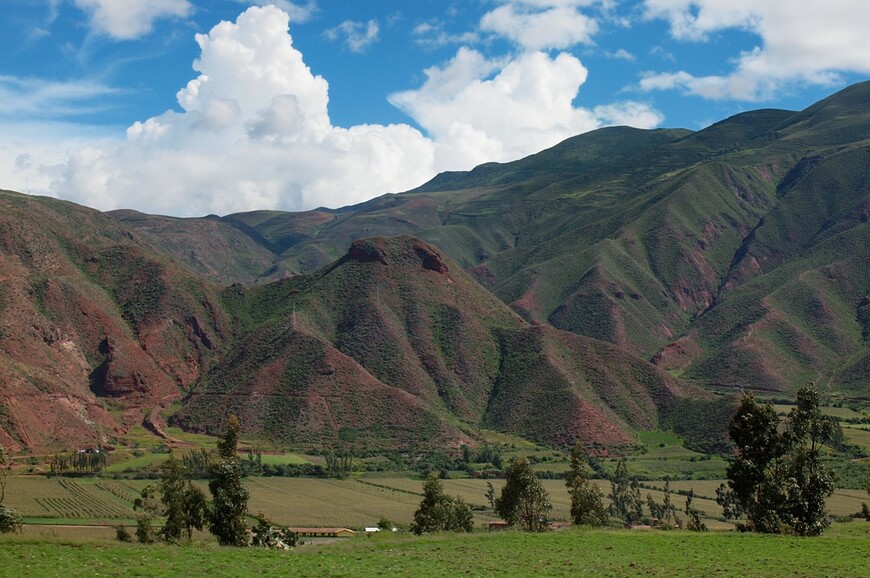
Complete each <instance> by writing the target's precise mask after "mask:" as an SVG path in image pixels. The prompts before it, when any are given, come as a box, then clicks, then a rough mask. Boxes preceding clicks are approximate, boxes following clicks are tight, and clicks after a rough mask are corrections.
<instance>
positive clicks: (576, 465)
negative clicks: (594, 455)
mask: <svg viewBox="0 0 870 578" xmlns="http://www.w3.org/2000/svg"><path fill="white" fill-rule="evenodd" d="M591 476H592V470H591V468H590V467H589V463H588V461H587V460H586V452H585V450H584V449H583V445H582V444H581V443H580V442H577V443H576V444H574V447H573V448H572V449H571V462H570V466H569V470H568V476H567V478H566V479H565V486H566V487H567V488H568V494H569V495H570V496H571V519H572V520H573V521H574V523H575V524H577V525H584V526H603V525H605V524H606V523H607V509H606V508H605V507H604V499H603V498H604V496H603V494H602V492H601V489H600V488H599V487H598V486H597V485H596V484H595V482H593V481H592V479H591Z"/></svg>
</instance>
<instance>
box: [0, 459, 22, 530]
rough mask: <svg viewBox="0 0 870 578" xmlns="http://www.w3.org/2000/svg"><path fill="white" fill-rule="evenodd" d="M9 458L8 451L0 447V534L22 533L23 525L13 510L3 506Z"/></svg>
mask: <svg viewBox="0 0 870 578" xmlns="http://www.w3.org/2000/svg"><path fill="white" fill-rule="evenodd" d="M10 467H11V465H10V463H9V457H8V456H7V455H6V449H5V448H4V447H3V446H2V445H0V532H3V533H7V532H20V531H21V527H22V525H23V523H22V520H21V516H19V515H18V512H16V511H15V510H14V509H13V508H9V507H7V506H5V505H3V500H5V499H6V483H7V482H8V475H9V468H10Z"/></svg>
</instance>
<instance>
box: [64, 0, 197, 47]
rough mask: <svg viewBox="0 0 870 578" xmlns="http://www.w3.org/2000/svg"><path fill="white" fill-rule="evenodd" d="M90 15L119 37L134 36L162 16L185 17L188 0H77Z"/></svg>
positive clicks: (105, 30)
mask: <svg viewBox="0 0 870 578" xmlns="http://www.w3.org/2000/svg"><path fill="white" fill-rule="evenodd" d="M74 2H75V4H76V6H78V7H79V8H80V9H82V10H84V11H85V12H87V13H88V15H89V16H90V24H91V27H92V28H93V29H94V30H95V31H97V32H99V33H101V34H105V35H107V36H110V37H112V38H114V39H116V40H131V39H134V38H139V37H141V36H144V35H145V34H148V33H149V32H151V30H152V28H153V26H154V21H155V20H158V19H160V18H184V17H186V16H188V15H190V14H191V12H192V11H193V6H192V5H191V4H190V2H189V1H188V0H74Z"/></svg>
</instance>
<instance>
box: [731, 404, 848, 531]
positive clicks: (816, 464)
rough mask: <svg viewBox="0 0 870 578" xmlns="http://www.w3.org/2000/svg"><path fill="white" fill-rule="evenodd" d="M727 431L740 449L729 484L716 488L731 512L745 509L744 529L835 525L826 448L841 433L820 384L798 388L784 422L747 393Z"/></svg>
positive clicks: (817, 528)
mask: <svg viewBox="0 0 870 578" xmlns="http://www.w3.org/2000/svg"><path fill="white" fill-rule="evenodd" d="M728 433H729V435H730V437H731V440H732V441H733V442H734V445H735V446H736V453H735V456H734V458H733V459H732V460H731V463H730V464H729V466H728V470H727V474H728V487H727V488H724V487H720V488H719V491H718V492H717V501H718V502H719V504H720V505H722V507H723V511H724V514H725V516H726V517H738V516H740V515H743V514H745V516H746V523H745V524H743V525H742V526H741V527H742V528H743V529H747V530H753V531H756V532H764V533H790V534H798V535H801V536H816V535H819V534H821V533H822V532H823V531H824V529H825V528H827V527H828V526H829V525H830V520H829V519H828V515H827V511H826V509H825V500H826V499H827V498H828V496H830V495H831V494H832V493H833V492H834V477H833V473H832V472H831V469H830V468H829V467H827V466H826V465H825V464H824V463H823V462H822V450H823V447H824V446H825V445H830V446H834V445H836V444H837V442H838V440H840V439H842V432H841V431H840V428H839V424H838V423H837V422H836V421H835V420H833V419H832V418H830V417H828V416H825V415H823V414H822V413H821V411H820V410H819V392H818V391H817V390H816V389H815V388H810V387H804V388H801V389H800V390H799V391H798V393H797V405H796V407H795V408H794V409H792V410H791V412H789V415H788V417H787V418H786V420H785V423H784V424H780V421H779V418H778V416H777V414H776V411H775V410H774V408H773V406H772V405H771V404H770V403H765V404H760V403H758V401H756V399H755V396H754V395H753V394H752V393H747V394H746V395H745V396H744V397H743V399H742V400H741V402H740V406H739V407H738V409H737V413H736V414H735V415H734V417H733V419H732V420H731V426H730V428H729V430H728Z"/></svg>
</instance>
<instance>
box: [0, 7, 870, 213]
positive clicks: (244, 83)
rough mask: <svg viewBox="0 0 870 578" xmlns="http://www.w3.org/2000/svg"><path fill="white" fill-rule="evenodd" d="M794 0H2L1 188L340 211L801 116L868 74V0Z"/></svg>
mask: <svg viewBox="0 0 870 578" xmlns="http://www.w3.org/2000/svg"><path fill="white" fill-rule="evenodd" d="M796 6H797V3H796V2H794V1H793V0H633V1H620V0H461V1H459V0H457V1H454V2H450V1H444V0H437V1H436V0H414V1H407V0H405V1H400V0H365V1H363V0H345V1H339V0H297V1H295V2H291V1H289V0H280V1H277V2H274V3H271V2H265V1H261V0H258V1H246V0H209V1H205V0H5V1H4V8H5V10H4V11H3V15H2V16H0V54H3V57H2V59H0V188H6V189H12V190H19V191H22V192H30V193H34V194H47V195H51V196H55V197H59V198H65V199H69V200H72V201H75V202H78V203H82V204H85V205H88V206H92V207H96V208H99V209H101V210H108V209H114V208H122V207H123V208H135V209H139V210H142V211H146V212H154V213H163V214H171V215H179V216H193V215H203V214H207V213H218V214H227V213H230V212H236V211H244V210H253V209H264V208H270V209H284V210H305V209H309V208H313V207H317V206H329V207H338V206H343V205H347V204H352V203H356V202H360V201H362V200H365V199H368V198H371V197H373V196H376V195H379V194H383V193H387V192H397V191H402V190H407V189H410V188H413V187H415V186H417V185H419V184H422V183H423V182H425V181H426V180H428V179H429V178H431V177H432V176H434V175H435V174H436V173H437V172H440V171H443V170H464V169H469V168H471V167H473V166H475V165H476V164H479V163H482V162H487V161H509V160H513V159H516V158H520V157H522V156H525V155H528V154H531V153H534V152H537V151H539V150H542V149H543V148H546V147H549V146H552V145H554V144H556V143H558V142H559V141H561V140H563V139H564V138H567V137H569V136H572V135H574V134H578V133H580V132H585V131H588V130H593V129H595V128H598V127H601V126H607V125H612V124H629V125H632V126H637V127H641V128H656V127H685V128H691V129H699V128H702V127H704V126H706V125H708V124H710V123H712V122H716V121H718V120H721V119H723V118H726V117H728V116H730V115H732V114H736V113H738V112H741V111H744V110H751V109H756V108H786V109H792V110H799V109H801V108H804V107H806V106H808V105H809V104H812V103H813V102H815V101H817V100H819V99H820V98H823V97H825V96H827V95H829V94H831V93H833V92H835V91H836V90H838V89H840V88H842V87H844V86H846V85H848V84H851V83H853V82H857V81H861V80H864V79H866V78H867V77H868V75H870V51H868V50H867V49H866V45H867V37H868V36H870V3H868V2H866V0H826V1H821V0H819V1H811V2H801V3H800V9H799V10H798V9H796ZM868 104H870V103H868Z"/></svg>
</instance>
